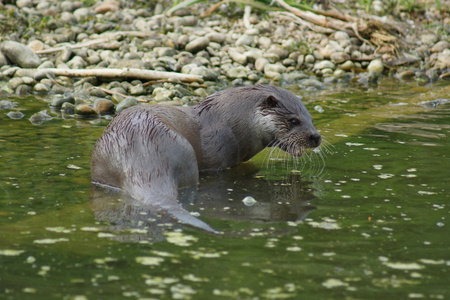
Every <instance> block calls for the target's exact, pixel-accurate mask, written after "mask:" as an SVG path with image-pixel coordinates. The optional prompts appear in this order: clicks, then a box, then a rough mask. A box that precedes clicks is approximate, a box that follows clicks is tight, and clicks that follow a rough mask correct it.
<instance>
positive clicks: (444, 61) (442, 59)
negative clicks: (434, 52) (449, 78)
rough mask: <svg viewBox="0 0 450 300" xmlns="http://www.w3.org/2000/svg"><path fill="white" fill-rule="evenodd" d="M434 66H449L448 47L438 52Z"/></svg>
mask: <svg viewBox="0 0 450 300" xmlns="http://www.w3.org/2000/svg"><path fill="white" fill-rule="evenodd" d="M435 67H438V68H439V69H445V68H450V49H445V50H444V51H442V52H441V53H439V54H438V56H437V62H436V65H435Z"/></svg>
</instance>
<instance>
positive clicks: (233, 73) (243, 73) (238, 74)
mask: <svg viewBox="0 0 450 300" xmlns="http://www.w3.org/2000/svg"><path fill="white" fill-rule="evenodd" d="M250 73H251V71H250V69H249V68H248V67H244V66H239V67H232V68H230V69H228V70H227V76H228V77H229V78H231V79H236V78H247V77H248V75H249V74H250Z"/></svg>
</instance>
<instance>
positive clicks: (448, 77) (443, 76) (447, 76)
mask: <svg viewBox="0 0 450 300" xmlns="http://www.w3.org/2000/svg"><path fill="white" fill-rule="evenodd" d="M439 79H441V80H450V72H445V73H442V74H441V75H440V76H439Z"/></svg>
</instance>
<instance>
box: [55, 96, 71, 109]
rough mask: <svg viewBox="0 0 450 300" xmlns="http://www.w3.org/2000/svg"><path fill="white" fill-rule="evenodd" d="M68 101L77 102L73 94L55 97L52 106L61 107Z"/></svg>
mask: <svg viewBox="0 0 450 300" xmlns="http://www.w3.org/2000/svg"><path fill="white" fill-rule="evenodd" d="M66 102H69V103H75V99H74V98H73V96H67V97H60V98H55V99H53V101H52V103H51V104H50V106H53V107H56V108H61V107H62V106H63V104H64V103H66Z"/></svg>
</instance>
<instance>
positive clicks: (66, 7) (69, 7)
mask: <svg viewBox="0 0 450 300" xmlns="http://www.w3.org/2000/svg"><path fill="white" fill-rule="evenodd" d="M79 5H80V4H78V5H77V4H76V3H75V1H62V2H61V10H62V11H63V12H73V11H74V10H75V9H77V8H79Z"/></svg>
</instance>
